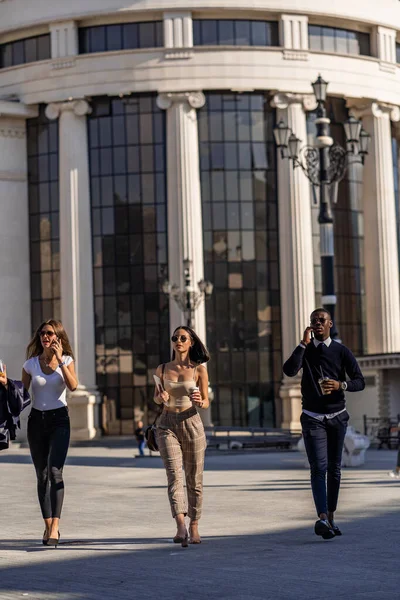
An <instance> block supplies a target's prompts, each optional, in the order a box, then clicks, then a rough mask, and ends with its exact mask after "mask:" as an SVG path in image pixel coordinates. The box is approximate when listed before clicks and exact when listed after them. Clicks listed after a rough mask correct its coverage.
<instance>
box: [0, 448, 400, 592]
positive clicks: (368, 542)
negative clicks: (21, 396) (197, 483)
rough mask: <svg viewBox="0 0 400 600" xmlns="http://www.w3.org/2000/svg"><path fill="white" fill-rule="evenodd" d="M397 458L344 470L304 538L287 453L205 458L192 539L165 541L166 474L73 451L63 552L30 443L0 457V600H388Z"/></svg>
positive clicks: (110, 455) (301, 480)
mask: <svg viewBox="0 0 400 600" xmlns="http://www.w3.org/2000/svg"><path fill="white" fill-rule="evenodd" d="M395 459H396V453H395V452H393V451H392V452H389V451H375V450H372V451H369V452H368V453H367V464H366V465H365V466H364V467H359V468H356V469H345V470H344V474H343V485H342V493H341V499H340V509H341V510H340V513H338V519H337V520H338V522H339V523H340V525H341V526H342V528H343V531H344V535H343V537H341V538H336V539H334V540H331V541H323V540H321V539H320V538H318V537H316V536H315V535H314V533H313V524H314V521H315V515H314V511H313V508H312V501H311V492H310V486H309V475H308V471H307V470H306V469H305V468H304V467H303V460H302V458H301V456H300V455H299V454H297V453H295V452H276V453H256V454H250V453H249V454H246V453H242V454H238V455H235V454H216V453H214V454H210V455H208V456H207V459H206V473H205V510H204V517H203V519H202V523H201V525H202V527H201V531H202V534H203V543H202V544H201V545H200V546H191V547H189V548H188V549H183V548H181V547H180V546H179V545H174V544H173V543H172V541H171V538H172V535H173V534H174V523H173V521H172V518H171V516H170V512H169V507H168V502H167V494H166V485H165V482H166V476H165V472H164V470H163V468H162V464H161V460H160V459H159V458H157V457H151V458H143V459H138V458H134V456H133V451H132V449H131V448H129V447H126V446H125V447H102V446H101V445H96V446H94V447H91V446H89V447H73V448H71V450H70V455H69V458H68V463H67V466H66V468H65V480H66V497H65V505H64V507H65V508H64V512H63V519H62V522H61V535H62V539H61V542H62V543H61V544H60V545H59V547H58V548H57V549H56V550H55V549H53V548H46V547H44V546H42V545H41V543H40V537H41V534H42V531H43V527H42V521H41V518H40V513H39V508H38V505H37V500H36V485H35V476H34V470H33V467H32V464H31V460H30V457H29V453H28V451H27V449H24V448H21V449H13V450H11V451H8V452H1V453H0V473H1V481H2V492H1V495H0V514H1V515H2V517H3V518H2V527H1V536H0V600H16V599H17V598H27V599H28V600H100V599H101V600H103V599H111V600H114V599H115V600H117V599H118V600H125V599H132V598H148V597H151V598H152V597H155V598H161V599H163V600H164V599H170V598H171V599H172V598H182V599H186V598H191V599H195V600H196V599H199V600H202V599H207V600H210V599H211V600H213V599H214V598H215V599H216V598H226V599H229V600H269V599H271V600H272V599H274V600H331V599H332V600H333V599H335V600H342V599H343V600H348V599H352V600H353V599H354V600H370V599H371V600H372V599H374V600H376V599H378V600H389V598H390V600H394V599H397V598H399V597H400V575H399V572H400V569H399V558H398V556H399V540H400V514H399V513H400V508H399V494H400V481H398V480H397V481H396V480H391V479H389V478H388V477H387V471H388V470H389V469H390V468H392V467H393V465H394V464H395Z"/></svg>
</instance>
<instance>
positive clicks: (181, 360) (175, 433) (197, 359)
mask: <svg viewBox="0 0 400 600" xmlns="http://www.w3.org/2000/svg"><path fill="white" fill-rule="evenodd" d="M171 341H172V346H173V352H172V361H171V362H169V363H166V364H165V365H159V366H158V367H157V371H156V374H157V375H158V377H159V378H160V379H161V381H162V384H163V389H162V390H161V389H158V387H157V386H156V389H155V394H154V401H155V402H156V403H157V404H163V405H164V407H163V412H162V414H161V416H160V418H159V419H158V422H157V444H158V448H159V451H160V454H161V457H162V459H163V461H164V466H165V469H166V471H167V479H168V497H169V501H170V505H171V512H172V516H173V518H174V519H175V521H176V525H177V533H176V536H175V537H174V542H175V543H181V544H182V546H183V547H186V546H187V544H188V531H187V529H186V524H185V517H186V515H188V516H189V518H190V526H189V533H190V542H191V543H192V544H200V543H201V539H200V535H199V529H198V521H199V519H200V516H201V507H202V500H203V470H204V453H205V449H206V445H207V442H206V437H205V433H204V427H203V423H202V420H201V418H200V415H199V414H198V412H197V409H198V408H201V409H205V408H208V407H209V405H210V402H209V399H208V374H207V369H206V368H205V367H204V366H202V364H201V363H205V362H207V361H208V360H209V354H208V351H207V349H206V347H205V346H204V344H203V343H202V342H201V340H200V338H199V337H198V336H197V334H196V333H195V331H193V329H191V328H190V327H186V326H181V327H178V328H177V329H176V330H175V331H174V333H173V335H172V338H171ZM183 468H184V470H185V477H186V489H187V502H186V498H185V491H184V487H183Z"/></svg>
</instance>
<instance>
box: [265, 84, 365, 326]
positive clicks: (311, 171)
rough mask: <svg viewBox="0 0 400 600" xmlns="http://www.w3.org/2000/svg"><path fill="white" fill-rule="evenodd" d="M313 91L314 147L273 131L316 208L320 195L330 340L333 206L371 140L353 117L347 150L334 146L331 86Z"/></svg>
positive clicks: (283, 127)
mask: <svg viewBox="0 0 400 600" xmlns="http://www.w3.org/2000/svg"><path fill="white" fill-rule="evenodd" d="M312 87H313V90H314V96H315V99H316V101H317V109H316V114H317V118H316V120H315V124H316V126H317V135H316V140H315V144H314V145H305V146H303V141H302V140H300V139H299V138H298V137H297V136H296V134H295V132H293V131H292V130H291V129H290V127H288V125H287V124H286V123H285V122H284V121H283V120H280V121H279V123H278V124H277V125H276V127H275V128H274V137H275V142H276V145H277V148H278V149H279V150H280V155H281V158H282V159H288V160H290V161H291V162H292V165H293V168H294V169H295V168H297V167H300V168H301V169H302V171H303V172H304V174H305V175H306V177H307V178H308V179H309V181H310V183H311V186H312V191H313V198H314V203H315V204H318V195H319V215H318V222H319V224H320V245H321V271H322V304H323V306H324V307H325V308H326V309H327V310H329V312H330V313H331V315H332V320H333V327H332V330H331V336H332V338H337V337H338V332H337V330H336V326H335V321H334V317H335V307H336V294H335V283H334V237H333V214H332V204H336V202H337V194H338V184H339V182H340V181H341V180H342V179H343V178H344V176H345V174H346V171H347V169H348V168H349V166H350V165H353V164H362V165H363V164H364V159H365V156H366V155H367V154H368V146H369V142H370V139H371V137H370V135H369V134H368V133H367V132H366V131H365V129H364V128H363V127H362V123H361V121H359V120H358V119H356V118H355V117H354V116H350V117H349V118H348V119H347V121H346V122H345V123H343V127H344V132H345V135H346V148H343V147H342V146H341V145H340V144H338V143H336V142H334V141H333V139H332V137H331V135H330V119H329V118H328V117H327V112H326V93H327V88H328V83H327V82H326V81H324V80H323V79H322V77H321V75H319V76H318V79H317V80H316V81H315V82H314V83H313V84H312Z"/></svg>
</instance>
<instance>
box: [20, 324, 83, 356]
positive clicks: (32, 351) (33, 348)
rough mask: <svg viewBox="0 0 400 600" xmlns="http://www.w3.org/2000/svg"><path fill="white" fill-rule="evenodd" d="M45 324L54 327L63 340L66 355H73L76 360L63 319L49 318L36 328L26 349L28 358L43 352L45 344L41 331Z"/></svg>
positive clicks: (59, 337)
mask: <svg viewBox="0 0 400 600" xmlns="http://www.w3.org/2000/svg"><path fill="white" fill-rule="evenodd" d="M45 325H51V327H52V328H53V329H54V333H55V334H56V336H57V337H58V339H59V340H60V342H61V345H62V349H63V354H65V355H66V356H71V357H72V358H73V359H74V360H75V357H74V353H73V352H72V348H71V344H70V342H69V339H68V336H67V333H66V331H65V329H64V326H63V324H62V323H61V321H56V320H55V319H48V320H47V321H43V323H41V324H40V325H39V327H38V328H37V329H36V331H35V334H34V336H33V338H32V339H31V341H30V342H29V344H28V347H27V349H26V358H32V356H39V355H40V354H42V352H43V346H42V343H41V341H40V332H41V331H42V329H43V327H44V326H45Z"/></svg>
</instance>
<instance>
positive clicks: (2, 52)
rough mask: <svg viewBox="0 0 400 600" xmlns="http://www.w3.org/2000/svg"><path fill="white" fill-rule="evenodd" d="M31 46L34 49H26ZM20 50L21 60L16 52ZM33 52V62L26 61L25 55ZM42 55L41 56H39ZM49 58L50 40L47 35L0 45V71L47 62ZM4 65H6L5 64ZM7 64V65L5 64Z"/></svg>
mask: <svg viewBox="0 0 400 600" xmlns="http://www.w3.org/2000/svg"><path fill="white" fill-rule="evenodd" d="M32 44H34V45H35V49H34V50H33V48H30V49H28V47H29V46H31V45H32ZM18 49H20V53H21V58H20V59H18V58H17V50H18ZM32 51H34V53H35V54H36V58H34V59H33V60H28V59H27V54H29V53H30V52H32ZM7 54H8V55H9V58H8V59H7V60H5V56H6V55H7ZM41 54H42V56H40V55H41ZM50 58H51V39H50V34H49V33H43V34H40V35H35V36H31V37H28V38H23V39H20V40H13V41H12V42H6V43H4V44H0V69H6V68H9V67H16V66H18V65H25V64H31V63H34V62H39V61H41V60H49V59H50ZM5 63H6V64H5ZM7 63H8V64H7Z"/></svg>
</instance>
